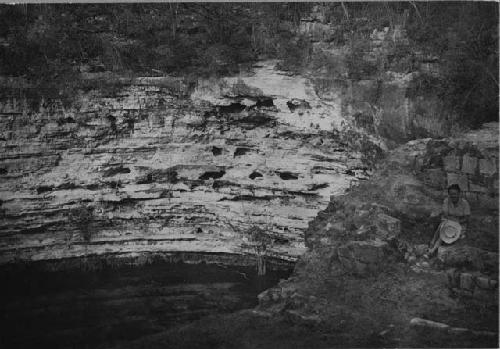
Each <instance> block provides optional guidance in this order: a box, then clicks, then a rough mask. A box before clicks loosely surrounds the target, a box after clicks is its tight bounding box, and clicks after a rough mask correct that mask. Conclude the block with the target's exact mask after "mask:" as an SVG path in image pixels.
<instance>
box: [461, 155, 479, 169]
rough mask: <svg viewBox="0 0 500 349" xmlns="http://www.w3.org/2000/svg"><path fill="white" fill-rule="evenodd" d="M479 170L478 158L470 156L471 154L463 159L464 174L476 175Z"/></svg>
mask: <svg viewBox="0 0 500 349" xmlns="http://www.w3.org/2000/svg"><path fill="white" fill-rule="evenodd" d="M476 168H477V158H475V157H473V156H470V155H469V154H465V155H464V156H463V157H462V172H465V173H468V174H474V173H476Z"/></svg>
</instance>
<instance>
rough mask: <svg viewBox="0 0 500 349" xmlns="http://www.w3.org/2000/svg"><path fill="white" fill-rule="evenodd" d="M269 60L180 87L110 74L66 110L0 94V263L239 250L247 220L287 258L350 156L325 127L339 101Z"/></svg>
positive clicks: (176, 82)
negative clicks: (105, 84)
mask: <svg viewBox="0 0 500 349" xmlns="http://www.w3.org/2000/svg"><path fill="white" fill-rule="evenodd" d="M275 63H276V62H263V63H262V64H261V65H259V66H257V67H255V68H254V70H253V71H252V72H250V73H248V74H246V75H242V76H240V77H233V78H226V79H217V80H210V81H198V82H197V83H196V86H195V87H194V88H193V87H191V88H190V89H189V88H188V86H187V85H186V83H185V82H184V81H183V80H182V79H173V78H137V79H134V80H125V79H122V80H119V81H117V83H118V87H116V88H115V89H114V90H112V91H109V92H108V93H107V94H105V93H99V92H96V91H92V90H91V91H90V92H82V93H81V94H80V95H79V96H77V97H76V98H75V101H74V103H73V104H72V105H71V106H70V107H64V106H62V104H60V103H59V102H58V101H57V100H48V101H46V102H42V104H41V105H40V107H30V100H29V99H19V98H16V97H15V96H12V95H11V96H10V97H5V98H4V99H3V100H2V101H1V105H0V112H1V119H0V122H1V138H0V177H1V184H0V199H1V201H0V204H1V206H0V209H1V216H2V219H1V221H0V262H1V263H6V262H10V261H15V260H41V259H54V258H64V257H70V256H81V255H88V254H128V255H130V254H138V253H139V254H140V253H141V252H145V251H148V252H156V251H158V252H176V251H179V252H180V251H189V252H209V253H212V252H213V253H226V252H227V253H239V254H246V253H253V247H252V244H251V242H249V236H248V235H247V234H246V233H245V232H246V231H247V230H248V228H250V227H251V226H254V225H257V226H260V227H261V228H262V229H264V231H266V232H267V234H268V235H270V237H271V240H272V241H273V243H272V246H271V247H269V249H268V254H269V255H270V256H275V257H278V258H282V259H289V260H294V259H295V258H296V257H297V256H298V255H300V254H301V253H302V252H303V249H304V238H303V232H304V230H305V229H306V228H307V224H308V221H309V220H311V219H312V218H313V217H314V216H316V214H317V212H318V211H319V210H321V209H323V208H324V207H326V205H327V202H328V201H329V198H330V195H333V194H339V193H342V192H343V191H344V190H345V189H346V188H348V187H349V186H350V185H351V183H352V182H353V181H356V180H357V178H356V176H358V177H359V176H360V175H362V172H363V163H362V161H361V160H360V158H361V155H360V154H359V153H357V152H355V151H352V149H350V146H349V144H348V142H347V143H346V142H342V141H340V139H339V137H338V136H337V133H335V132H334V131H335V130H338V129H339V128H341V124H342V120H343V119H342V117H341V115H340V108H341V105H340V101H339V100H335V99H328V100H325V99H322V98H320V97H318V95H317V94H316V92H315V90H314V89H313V87H312V85H311V83H310V82H309V80H307V79H305V78H302V77H300V76H293V77H292V76H288V75H286V74H285V73H283V72H280V71H279V70H275V69H274V65H275ZM87 78H89V79H90V78H92V77H91V76H88V77H87ZM12 91H14V90H12Z"/></svg>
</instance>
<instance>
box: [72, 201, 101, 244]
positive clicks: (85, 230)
mask: <svg viewBox="0 0 500 349" xmlns="http://www.w3.org/2000/svg"><path fill="white" fill-rule="evenodd" d="M94 219H95V217H94V208H93V207H90V206H84V205H82V206H79V207H75V208H73V209H71V211H70V214H69V220H70V222H71V223H72V224H73V225H74V226H75V227H76V229H77V230H78V231H79V232H80V234H81V235H82V238H83V241H85V242H89V241H90V239H91V238H92V234H93V231H92V228H93V225H94V224H93V223H94Z"/></svg>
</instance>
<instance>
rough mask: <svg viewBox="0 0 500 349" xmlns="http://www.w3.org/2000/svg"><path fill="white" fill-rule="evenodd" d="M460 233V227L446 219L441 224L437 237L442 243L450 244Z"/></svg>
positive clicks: (458, 224)
mask: <svg viewBox="0 0 500 349" xmlns="http://www.w3.org/2000/svg"><path fill="white" fill-rule="evenodd" d="M461 231H462V226H461V225H460V223H458V222H455V221H451V220H449V219H448V220H445V221H444V222H442V223H441V227H440V228H439V237H440V238H441V240H442V241H443V242H445V243H447V244H451V243H453V242H455V241H457V240H458V239H459V238H460V232H461Z"/></svg>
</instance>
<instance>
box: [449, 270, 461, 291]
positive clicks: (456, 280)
mask: <svg viewBox="0 0 500 349" xmlns="http://www.w3.org/2000/svg"><path fill="white" fill-rule="evenodd" d="M446 278H447V283H448V286H449V287H452V288H456V287H458V286H459V285H460V273H458V272H457V270H456V269H450V270H448V271H446Z"/></svg>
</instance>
